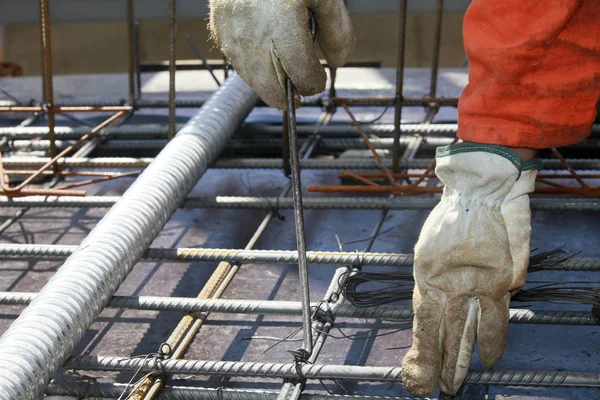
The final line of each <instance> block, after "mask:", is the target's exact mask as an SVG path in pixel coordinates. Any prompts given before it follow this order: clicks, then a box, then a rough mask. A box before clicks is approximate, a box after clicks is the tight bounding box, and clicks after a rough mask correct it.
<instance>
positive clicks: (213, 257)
mask: <svg viewBox="0 0 600 400" xmlns="http://www.w3.org/2000/svg"><path fill="white" fill-rule="evenodd" d="M76 249H77V246H76V245H56V244H11V243H9V244H5V243H2V244H0V257H17V258H21V257H39V258H57V257H58V258H64V257H68V256H70V255H71V254H72V253H73V252H74V251H75V250H76ZM306 257H307V259H308V262H310V263H311V264H329V265H340V264H342V265H364V266H379V267H385V266H388V267H410V266H412V264H413V255H412V254H397V253H370V252H369V253H365V252H358V251H357V252H336V251H308V252H306ZM144 258H145V259H152V260H168V261H216V262H228V263H234V264H238V263H243V264H255V263H264V264H296V263H297V262H298V253H297V252H295V251H288V250H241V249H206V248H177V249H170V248H150V249H148V251H147V252H146V254H145V256H144ZM553 269H554V270H557V271H588V272H594V271H596V272H597V271H600V258H569V259H567V260H564V261H561V262H560V263H558V264H557V265H556V266H555V267H553Z"/></svg>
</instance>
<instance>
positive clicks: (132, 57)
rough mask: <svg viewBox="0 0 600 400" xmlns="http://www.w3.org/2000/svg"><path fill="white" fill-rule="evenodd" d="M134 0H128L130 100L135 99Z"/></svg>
mask: <svg viewBox="0 0 600 400" xmlns="http://www.w3.org/2000/svg"><path fill="white" fill-rule="evenodd" d="M133 25H134V22H133V0H127V56H128V58H127V72H128V75H129V102H130V103H132V102H133V100H134V99H135V41H134V32H133V31H134V27H133Z"/></svg>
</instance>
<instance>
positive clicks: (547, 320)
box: [0, 292, 600, 326]
mask: <svg viewBox="0 0 600 400" xmlns="http://www.w3.org/2000/svg"><path fill="white" fill-rule="evenodd" d="M36 295H37V294H36V293H26V292H0V304H3V305H27V304H29V303H30V302H31V301H32V300H33V299H34V298H35V296H36ZM108 307H109V308H118V309H128V310H146V311H184V312H210V313H225V314H261V315H294V316H299V315H301V313H302V307H301V305H300V303H299V302H294V301H267V300H232V299H197V298H189V297H156V296H135V297H134V296H114V297H113V298H112V299H111V301H110V303H109V304H108ZM311 307H312V308H315V309H319V310H322V309H321V307H322V305H321V304H320V303H312V304H311ZM322 311H323V312H327V311H328V310H322ZM335 315H336V317H340V318H381V319H386V320H392V321H397V320H412V317H413V314H412V309H411V308H410V307H404V306H396V305H385V306H377V307H365V308H359V307H355V306H353V305H351V304H342V305H340V306H339V308H336V310H335ZM510 323H513V324H534V325H580V326H594V325H598V324H600V320H599V319H598V318H596V317H595V316H594V315H593V314H592V313H591V312H585V311H552V310H528V309H511V310H510Z"/></svg>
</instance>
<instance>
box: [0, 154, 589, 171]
mask: <svg viewBox="0 0 600 400" xmlns="http://www.w3.org/2000/svg"><path fill="white" fill-rule="evenodd" d="M152 160H153V159H152V158H127V157H113V158H110V157H108V158H100V157H98V158H81V159H72V158H66V159H65V158H63V159H59V160H58V161H57V165H59V166H61V167H68V168H72V169H78V168H86V169H93V168H103V169H107V168H119V169H127V168H144V167H147V166H148V165H150V163H151V162H152ZM48 161H50V159H49V158H46V157H8V158H5V159H3V164H4V166H5V167H6V168H7V169H11V168H39V167H41V166H43V165H44V164H46V163H47V162H48ZM567 161H568V162H569V164H570V165H571V166H572V167H573V168H574V169H577V170H588V169H589V170H599V169H600V160H596V159H568V160H567ZM383 162H384V164H385V165H386V167H388V168H390V167H391V160H390V159H383ZM432 162H433V159H429V158H419V159H415V160H408V161H403V162H402V167H403V168H405V169H406V168H407V169H426V168H427V167H428V166H430V165H431V163H432ZM543 162H544V169H545V170H557V169H563V168H564V167H563V166H562V165H561V163H560V161H559V160H554V159H546V160H543ZM282 167H283V162H282V160H281V159H280V158H232V159H220V160H218V161H217V162H216V163H215V164H214V165H213V166H212V168H217V169H281V168H282ZM300 167H301V168H302V169H332V170H371V169H378V165H377V162H376V161H375V160H373V159H371V158H338V159H310V160H300Z"/></svg>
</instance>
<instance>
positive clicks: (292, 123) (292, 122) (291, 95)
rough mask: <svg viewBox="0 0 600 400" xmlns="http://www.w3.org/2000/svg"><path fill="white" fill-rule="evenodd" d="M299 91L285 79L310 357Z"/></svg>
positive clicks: (304, 323) (304, 320)
mask: <svg viewBox="0 0 600 400" xmlns="http://www.w3.org/2000/svg"><path fill="white" fill-rule="evenodd" d="M295 90H296V89H295V88H294V84H293V83H292V80H291V79H290V78H289V77H286V78H285V96H286V103H287V104H286V105H287V107H286V110H285V113H286V116H287V122H288V135H289V149H290V168H291V175H290V179H291V181H292V201H293V203H294V227H295V229H296V249H297V260H298V262H297V264H298V276H299V278H300V293H301V297H302V333H303V339H302V350H303V351H305V352H306V354H307V355H308V356H310V354H311V353H312V346H313V343H312V323H311V315H310V313H311V312H310V288H309V285H308V261H307V259H306V235H305V231H304V208H303V207H302V180H301V178H300V154H299V152H298V150H299V146H298V134H297V133H296V105H295Z"/></svg>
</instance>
